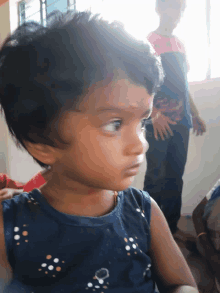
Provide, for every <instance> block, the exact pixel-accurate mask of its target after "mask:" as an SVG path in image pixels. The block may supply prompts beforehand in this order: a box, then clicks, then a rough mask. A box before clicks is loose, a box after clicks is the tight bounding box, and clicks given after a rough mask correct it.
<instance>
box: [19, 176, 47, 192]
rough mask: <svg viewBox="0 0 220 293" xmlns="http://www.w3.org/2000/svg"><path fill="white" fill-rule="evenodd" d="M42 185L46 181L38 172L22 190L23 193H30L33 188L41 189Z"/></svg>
mask: <svg viewBox="0 0 220 293" xmlns="http://www.w3.org/2000/svg"><path fill="white" fill-rule="evenodd" d="M44 183H46V180H45V179H44V177H43V176H42V174H41V172H38V173H37V174H36V175H34V176H33V177H32V178H31V179H30V180H29V181H28V182H27V183H26V184H25V185H24V188H23V189H24V191H25V192H30V191H32V190H33V189H35V188H39V187H41V186H42V185H43V184H44Z"/></svg>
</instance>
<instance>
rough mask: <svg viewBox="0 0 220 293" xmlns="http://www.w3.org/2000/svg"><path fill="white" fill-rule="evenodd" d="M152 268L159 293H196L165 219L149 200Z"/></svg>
mask: <svg viewBox="0 0 220 293" xmlns="http://www.w3.org/2000/svg"><path fill="white" fill-rule="evenodd" d="M151 209H152V210H151V248H150V255H151V258H152V268H153V273H154V275H155V281H156V283H157V286H158V288H159V291H160V292H161V293H198V292H199V291H198V289H197V286H196V283H195V281H194V279H193V276H192V274H191V271H190V269H189V267H188V265H187V262H186V260H185V259H184V257H183V255H182V253H181V251H180V249H179V247H178V246H177V244H176V242H175V241H174V239H173V237H172V235H171V232H170V229H169V227H168V224H167V222H166V219H165V217H164V215H163V213H162V212H161V210H160V208H159V207H158V205H157V204H156V202H155V201H154V200H153V199H151Z"/></svg>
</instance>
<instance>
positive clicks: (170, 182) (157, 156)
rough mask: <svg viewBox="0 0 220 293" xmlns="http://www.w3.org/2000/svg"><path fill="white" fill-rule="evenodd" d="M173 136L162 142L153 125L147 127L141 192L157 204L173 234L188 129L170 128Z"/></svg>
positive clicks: (180, 189) (178, 206) (183, 127)
mask: <svg viewBox="0 0 220 293" xmlns="http://www.w3.org/2000/svg"><path fill="white" fill-rule="evenodd" d="M170 128H171V129H172V131H173V134H174V135H173V136H170V135H169V137H168V138H166V139H165V141H163V140H161V139H159V140H158V141H157V140H156V139H155V138H154V131H153V125H152V124H148V125H147V126H146V139H147V141H148V143H149V150H148V151H147V153H146V158H147V172H146V175H145V180H144V190H145V191H147V192H148V193H149V194H150V196H151V197H152V198H153V199H154V200H155V201H156V202H157V204H158V205H159V207H160V208H161V210H162V211H163V213H164V216H165V218H166V219H167V222H168V224H169V227H170V230H171V232H172V233H175V232H176V230H177V223H178V221H179V218H180V215H181V206H182V188H183V173H184V169H185V165H186V159H187V152H188V143H189V128H188V127H186V126H184V125H181V124H177V125H170Z"/></svg>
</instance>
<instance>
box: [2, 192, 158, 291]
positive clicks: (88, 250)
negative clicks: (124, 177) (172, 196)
mask: <svg viewBox="0 0 220 293" xmlns="http://www.w3.org/2000/svg"><path fill="white" fill-rule="evenodd" d="M2 205H3V217H4V229H5V241H6V249H7V256H8V260H9V263H10V265H11V267H12V269H13V273H14V278H13V280H12V282H11V283H10V284H9V285H8V286H7V288H6V290H5V292H10V293H12V292H13V293H14V292H16V293H21V292H22V293H23V292H29V293H44V292H45V293H46V292H47V293H48V292H50V293H57V292H59V293H62V292H64V293H78V292H88V293H91V292H98V293H102V292H109V293H111V292H114V293H123V292H126V293H131V292H132V293H134V292H135V293H138V292H141V293H143V292H148V293H154V292H155V282H154V281H153V279H152V272H151V259H150V257H149V255H148V250H149V248H150V214H151V199H150V196H149V195H148V194H147V193H146V192H143V191H139V190H137V189H135V188H129V189H127V190H125V191H121V192H119V193H118V198H117V206H116V207H115V208H114V210H113V211H112V212H111V213H109V214H107V215H104V216H101V217H81V216H74V215H68V214H64V213H61V212H58V211H57V210H55V209H54V208H53V207H51V206H50V205H49V204H48V203H47V201H46V200H45V199H44V197H43V195H42V194H41V192H40V191H39V190H38V189H34V190H33V191H32V192H30V193H22V194H20V195H18V196H16V197H14V198H12V199H10V200H5V201H4V202H3V203H2Z"/></svg>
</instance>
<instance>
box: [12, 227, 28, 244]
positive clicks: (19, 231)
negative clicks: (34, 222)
mask: <svg viewBox="0 0 220 293" xmlns="http://www.w3.org/2000/svg"><path fill="white" fill-rule="evenodd" d="M26 227H28V225H27V224H23V226H22V227H21V228H20V227H17V226H16V227H14V233H15V234H14V240H15V241H17V242H16V245H20V244H21V243H22V244H23V243H24V242H26V243H27V242H28V239H27V236H28V231H27V228H26ZM18 240H19V242H18Z"/></svg>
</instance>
